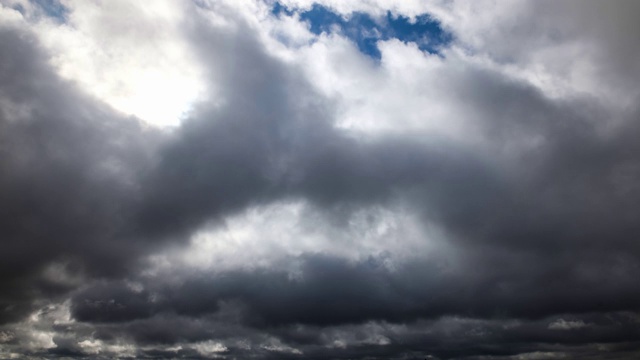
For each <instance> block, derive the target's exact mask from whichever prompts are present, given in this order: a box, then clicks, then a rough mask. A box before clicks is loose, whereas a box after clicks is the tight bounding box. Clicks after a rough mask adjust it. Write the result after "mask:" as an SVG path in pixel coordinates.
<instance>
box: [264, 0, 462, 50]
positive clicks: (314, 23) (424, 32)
mask: <svg viewBox="0 0 640 360" xmlns="http://www.w3.org/2000/svg"><path fill="white" fill-rule="evenodd" d="M272 12H273V14H275V15H280V14H283V13H284V14H286V15H289V16H290V15H292V14H293V13H294V10H291V9H287V8H286V7H285V6H282V5H281V4H280V3H278V2H276V3H275V4H274V6H273V8H272ZM299 14H300V19H301V20H302V21H306V22H308V23H309V29H310V31H311V32H312V33H314V34H316V35H320V34H322V33H323V32H324V33H328V34H329V33H332V32H335V31H336V30H337V31H339V32H340V33H341V34H343V35H344V36H346V37H348V38H349V39H351V40H352V41H353V42H354V43H355V44H356V45H357V46H358V49H359V50H360V51H361V52H363V53H364V54H367V55H369V56H371V57H372V58H374V59H378V60H379V59H380V56H381V54H380V50H379V49H378V46H377V42H378V40H389V39H392V38H395V39H398V40H400V41H405V42H414V43H416V44H417V45H418V47H419V48H420V50H422V51H427V52H429V53H431V54H437V53H438V49H440V48H441V47H443V46H446V45H447V44H449V43H450V42H451V40H452V35H451V34H450V33H447V32H445V31H444V30H443V29H442V27H441V26H440V23H439V22H438V21H437V20H435V19H433V18H432V17H431V16H429V15H427V14H425V15H421V16H418V17H417V18H416V21H415V22H413V23H411V22H410V20H409V18H407V17H404V16H395V15H393V14H391V12H387V14H386V16H384V17H382V18H373V17H371V16H370V15H368V14H365V13H360V12H355V13H352V14H351V15H350V16H349V17H348V18H347V19H345V18H344V17H342V16H341V15H339V14H336V13H334V12H332V11H331V10H330V9H329V8H327V7H324V6H322V5H318V4H314V5H313V7H312V8H311V10H308V11H302V12H299Z"/></svg>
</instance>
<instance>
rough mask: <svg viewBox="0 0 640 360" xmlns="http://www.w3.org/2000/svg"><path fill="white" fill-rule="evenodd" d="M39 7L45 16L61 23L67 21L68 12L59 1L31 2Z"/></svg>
mask: <svg viewBox="0 0 640 360" xmlns="http://www.w3.org/2000/svg"><path fill="white" fill-rule="evenodd" d="M30 1H31V2H32V3H34V4H36V5H38V6H39V7H40V8H41V9H42V10H43V11H44V13H45V14H47V15H48V16H49V17H52V18H55V19H56V20H58V21H60V22H64V21H66V18H67V13H68V10H67V8H65V7H64V6H63V5H62V4H61V3H60V1H58V0H30Z"/></svg>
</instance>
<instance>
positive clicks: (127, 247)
mask: <svg viewBox="0 0 640 360" xmlns="http://www.w3.org/2000/svg"><path fill="white" fill-rule="evenodd" d="M189 11H191V13H190V15H192V17H190V20H189V24H185V34H184V36H185V37H186V38H188V39H189V41H190V44H191V46H192V47H193V48H194V51H195V53H196V54H197V56H198V58H199V60H200V62H201V63H203V64H205V65H206V68H207V71H208V74H207V75H208V78H207V81H208V82H209V83H211V84H215V85H216V86H217V87H218V88H220V89H222V91H220V95H219V96H220V98H215V99H214V98H211V99H207V100H206V101H203V102H201V103H199V104H197V105H196V106H195V108H194V110H193V111H192V112H191V114H190V116H189V117H188V118H187V119H186V120H185V121H184V122H183V124H182V125H181V126H180V127H179V128H177V129H175V130H172V131H162V130H157V129H155V128H153V127H150V126H148V125H144V124H143V123H142V122H140V121H139V120H138V119H135V118H129V117H126V116H124V115H122V114H120V113H118V112H117V111H115V110H113V109H111V108H110V107H108V106H107V105H105V104H102V103H101V101H100V100H99V99H96V98H92V97H90V96H89V95H87V94H85V93H84V92H83V91H82V90H81V89H80V88H78V87H77V85H76V84H73V83H72V82H69V81H66V80H62V79H61V78H60V77H59V76H58V75H56V71H55V69H54V68H53V67H52V65H51V64H50V62H49V61H48V60H49V59H50V56H51V55H50V54H49V53H48V52H47V51H45V50H44V49H43V48H42V46H41V45H40V43H39V40H38V38H37V36H36V35H35V34H34V33H33V32H32V31H31V30H28V29H27V27H26V25H24V26H22V25H0V48H1V49H11V51H0V174H1V175H0V201H1V203H2V210H1V211H2V216H1V217H0V229H1V231H2V232H1V234H0V236H1V239H2V240H1V241H0V347H6V349H8V350H6V352H0V355H2V356H5V355H6V356H9V355H7V354H18V355H19V356H32V357H35V358H37V357H43V358H50V357H71V358H98V359H99V358H113V357H118V356H120V357H142V358H214V357H224V358H261V359H270V358H278V359H282V358H312V359H313V358H315V359H325V358H333V359H354V358H362V359H406V358H425V357H427V358H435V359H453V358H465V359H486V358H489V359H494V358H495V359H547V358H562V357H564V358H584V359H621V358H633V357H635V356H638V348H639V347H640V315H639V314H640V283H639V282H638V281H637V279H638V278H640V244H638V241H637V239H638V237H639V236H640V222H638V215H639V214H638V206H637V205H638V201H639V200H640V188H639V187H638V185H637V184H638V180H639V179H640V148H639V145H638V142H637V141H636V138H637V135H638V134H640V123H639V122H638V121H637V118H638V109H637V107H636V106H635V105H628V106H624V107H622V106H616V107H612V106H610V104H608V103H606V101H605V100H602V99H598V98H597V97H595V96H593V95H589V94H584V96H574V97H565V98H557V97H552V96H549V95H548V94H545V93H544V92H543V91H542V90H540V88H537V87H535V86H533V85H531V84H529V83H527V82H525V81H524V80H522V79H519V80H517V79H514V78H510V77H507V76H506V75H505V74H504V73H503V72H500V71H498V70H495V69H491V68H487V67H482V66H471V65H469V66H468V67H466V68H456V69H454V70H452V71H451V77H450V83H448V84H446V87H445V90H446V91H449V92H451V93H453V94H456V96H457V98H458V99H459V102H460V104H459V106H460V108H463V109H464V113H465V114H466V119H465V120H466V121H468V122H469V124H471V125H470V129H473V130H470V131H471V132H473V134H472V135H473V136H469V138H470V139H472V140H469V141H461V140H460V139H454V138H449V137H445V136H442V135H433V134H429V133H415V134H410V135H409V134H406V133H394V134H393V135H379V134H378V135H375V136H366V135H362V134H359V133H354V132H350V131H348V130H345V129H342V128H340V127H337V126H335V124H336V123H337V121H338V119H337V117H338V116H339V109H338V106H337V105H336V102H335V101H336V100H335V99H331V98H327V97H325V96H322V95H321V94H320V93H319V92H318V90H317V88H315V87H314V86H313V84H312V83H311V80H309V79H308V78H307V76H306V75H305V73H304V71H303V70H302V68H301V67H302V65H300V64H291V63H288V62H286V61H285V60H283V59H282V58H281V57H278V56H277V55H275V54H274V53H273V51H271V50H269V49H268V47H267V45H265V43H264V41H263V39H262V38H261V37H260V36H259V34H258V33H257V30H256V29H255V27H254V25H252V23H251V22H250V21H249V20H247V19H244V18H242V17H241V16H240V15H238V14H237V13H236V10H231V8H228V7H226V6H222V5H220V6H219V7H216V6H210V7H207V6H205V4H204V3H198V4H197V6H196V5H195V4H194V5H193V8H189ZM209 12H217V13H220V14H223V15H224V16H225V17H226V18H227V19H228V21H231V22H233V23H234V24H235V26H227V27H225V26H219V25H212V24H211V23H210V22H209V19H208V18H207V13H209ZM576 26H578V25H576ZM603 31H604V30H603ZM608 31H609V30H606V31H605V32H604V33H605V34H608ZM603 36H604V35H603ZM607 36H608V35H607ZM596 38H597V37H596ZM598 41H599V40H598ZM621 41H622V40H621ZM614 50H615V49H614ZM614 50H611V51H612V52H613V51H614ZM627 50H628V51H629V52H631V53H633V51H635V50H637V49H627ZM625 51H626V50H625ZM611 56H612V57H613V56H614V55H611ZM615 56H617V55H615ZM383 60H384V53H383ZM444 61H446V53H445V60H444ZM611 66H612V67H615V66H616V65H615V64H612V65H611ZM612 71H613V70H612ZM615 71H616V72H621V73H622V72H624V73H627V72H628V73H629V77H637V75H638V74H637V73H636V69H635V68H634V67H633V66H629V63H628V62H624V61H623V62H620V64H619V68H616V69H615ZM622 85H624V86H628V84H627V83H626V82H625V83H623V84H622ZM212 86H213V85H212ZM279 201H299V202H303V203H305V204H307V205H308V206H309V207H311V208H312V209H313V210H314V211H316V213H318V214H320V215H319V216H321V217H324V218H328V219H331V221H330V222H329V223H331V224H332V225H333V226H334V227H336V228H338V230H339V231H341V230H344V231H346V229H347V228H348V224H349V221H351V219H352V216H353V214H354V213H356V212H357V211H359V210H362V209H369V208H373V207H376V206H378V207H383V208H389V209H395V208H398V207H402V208H403V209H409V210H410V212H411V213H412V214H416V215H417V218H418V219H419V220H420V222H421V226H422V227H421V229H422V230H424V229H426V228H428V226H429V224H436V225H437V227H438V228H439V229H440V230H441V231H442V234H443V235H442V236H443V237H444V240H442V241H443V242H444V243H446V244H447V246H448V248H447V249H437V250H433V251H432V252H425V253H424V254H412V255H413V256H412V257H403V256H399V255H396V254H394V253H392V252H391V251H389V252H383V253H375V254H364V256H360V257H357V258H355V259H353V258H345V257H340V256H337V255H335V254H325V253H322V252H313V251H309V252H302V253H299V254H288V255H286V256H282V257H278V259H279V260H278V261H279V262H282V263H284V265H283V264H279V263H278V264H276V263H275V260H271V258H270V256H271V255H272V254H266V255H264V258H265V263H266V264H267V265H260V266H246V267H241V268H237V269H231V270H229V269H222V270H215V269H214V270H212V269H202V268H198V266H196V265H192V264H187V265H185V264H170V265H174V267H173V268H172V267H171V266H169V265H166V264H165V265H164V266H165V267H166V268H163V267H162V266H159V269H152V270H150V267H149V263H150V262H153V261H152V259H153V256H154V255H156V254H158V253H161V254H164V253H169V254H171V251H176V249H182V248H185V247H189V246H196V245H194V242H193V241H192V236H193V235H194V234H197V233H198V232H199V231H202V230H203V229H206V228H207V227H211V228H214V229H216V228H220V227H224V226H225V219H226V218H228V217H232V216H235V215H237V214H242V213H243V212H246V211H248V210H250V209H254V208H256V207H260V206H267V205H270V204H274V203H277V202H279ZM292 221H293V220H292ZM301 221H309V222H310V221H313V219H303V220H301ZM370 222H371V224H372V227H373V226H374V225H376V223H383V222H384V219H382V220H381V219H371V220H370ZM356 236H357V235H356ZM404 240H406V239H393V241H394V243H397V244H400V245H397V244H394V246H400V247H401V246H402V244H403V241H404ZM304 241H305V239H300V242H304ZM354 241H356V242H358V241H362V242H365V241H366V239H365V237H364V236H362V239H355V240H354ZM429 241H431V239H430V238H429V236H428V234H427V231H426V230H425V233H424V243H427V242H429ZM390 247H391V244H390ZM274 258H275V257H274ZM150 259H151V260H150ZM194 261H195V260H194ZM270 261H271V262H270ZM214 265H215V264H214ZM247 265H251V264H247ZM214 268H215V266H214ZM167 269H168V270H167ZM42 339H45V340H42ZM38 344H40V345H38Z"/></svg>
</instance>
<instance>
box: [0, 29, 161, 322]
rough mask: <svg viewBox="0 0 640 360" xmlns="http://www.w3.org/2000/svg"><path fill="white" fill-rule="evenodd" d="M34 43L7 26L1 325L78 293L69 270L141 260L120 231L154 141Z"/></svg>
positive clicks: (0, 115) (106, 269)
mask: <svg viewBox="0 0 640 360" xmlns="http://www.w3.org/2000/svg"><path fill="white" fill-rule="evenodd" d="M35 44H36V40H35V39H34V38H33V36H32V35H31V34H29V33H28V32H25V31H21V30H19V29H15V28H10V27H8V26H4V25H3V26H2V27H1V28H0V46H1V47H2V48H3V49H11V50H10V51H2V52H1V53H0V64H1V65H0V104H1V108H0V109H1V112H0V168H1V170H0V171H1V173H2V175H1V176H0V202H1V203H2V209H1V210H0V211H1V213H2V215H1V216H0V228H1V229H2V242H1V243H0V277H1V279H2V281H1V285H0V286H1V290H0V294H2V295H0V304H1V305H0V322H4V321H8V320H15V319H18V318H19V317H20V316H22V315H24V313H25V311H26V310H27V309H28V308H29V307H30V300H32V298H33V297H34V296H35V297H37V296H45V297H46V296H51V295H54V294H56V293H59V292H60V291H65V290H67V289H68V288H69V287H73V285H74V284H69V283H68V281H66V280H65V279H64V277H65V273H67V274H71V275H70V277H75V278H77V277H81V276H82V274H84V273H86V274H102V275H104V274H110V273H114V272H115V273H118V272H121V271H122V270H123V267H122V266H123V265H124V264H126V263H128V262H129V261H130V260H132V259H133V258H134V257H135V254H137V253H138V252H139V250H140V249H138V248H137V247H138V245H139V244H137V243H136V242H135V241H134V242H127V241H126V239H125V238H122V237H118V236H116V235H115V234H116V233H117V232H118V231H119V228H120V227H121V226H122V223H123V221H124V218H126V216H127V215H126V213H127V212H128V210H127V207H128V204H129V203H130V201H129V200H128V199H129V198H131V197H132V196H134V194H135V190H136V187H137V186H138V185H139V184H138V183H137V180H136V177H137V175H136V173H137V172H138V171H140V170H142V169H143V168H145V167H147V163H149V155H148V154H147V149H146V148H147V147H148V146H149V145H151V144H152V143H153V142H154V141H155V140H154V135H153V133H152V131H147V130H144V129H142V128H141V127H140V126H139V125H137V124H136V122H135V121H131V120H130V119H124V118H122V117H120V116H119V115H116V114H115V113H114V112H113V111H112V110H111V109H109V108H107V107H106V106H104V105H101V104H100V103H97V102H96V101H95V100H93V99H90V98H88V97H87V96H86V95H83V94H81V93H80V92H79V91H78V90H75V89H74V87H73V86H72V85H71V84H69V83H66V82H64V81H62V80H61V79H59V78H58V77H57V76H56V75H54V73H53V71H52V69H51V68H50V67H49V65H48V64H47V63H46V55H45V54H44V53H43V52H42V51H41V50H39V49H38V47H37V46H36V45H35ZM51 266H53V267H51ZM47 269H49V271H48V272H47Z"/></svg>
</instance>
